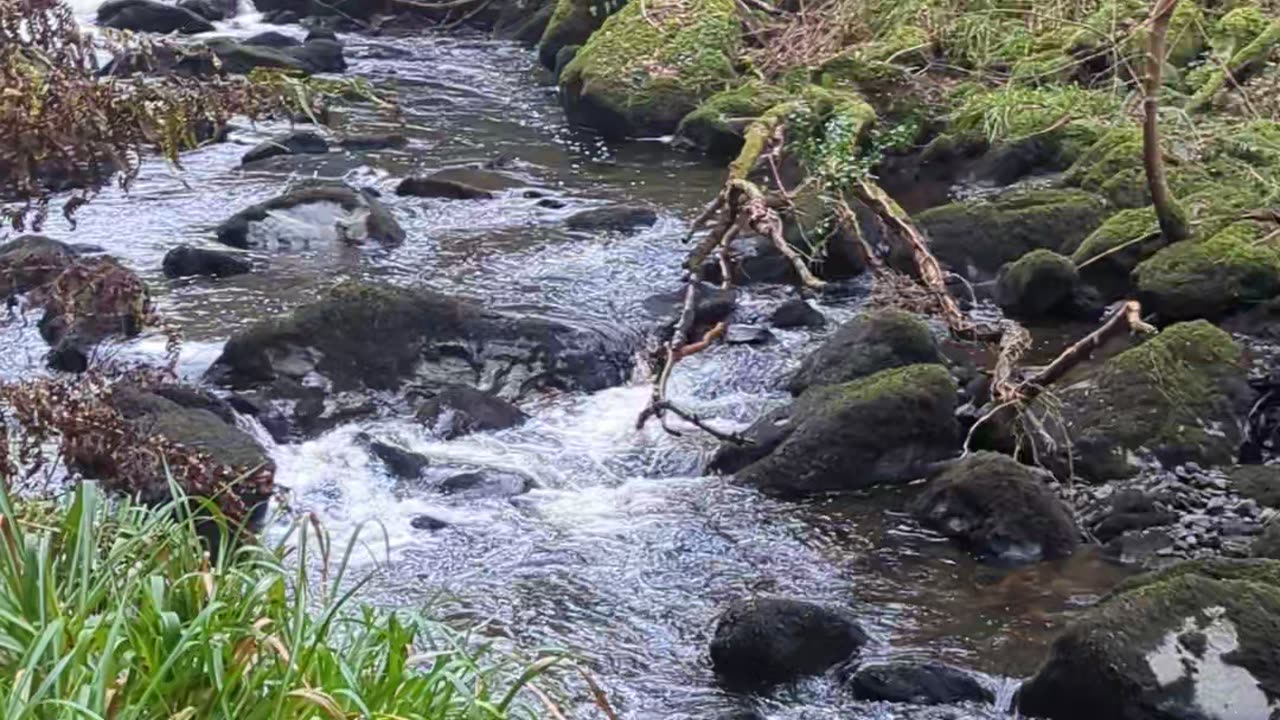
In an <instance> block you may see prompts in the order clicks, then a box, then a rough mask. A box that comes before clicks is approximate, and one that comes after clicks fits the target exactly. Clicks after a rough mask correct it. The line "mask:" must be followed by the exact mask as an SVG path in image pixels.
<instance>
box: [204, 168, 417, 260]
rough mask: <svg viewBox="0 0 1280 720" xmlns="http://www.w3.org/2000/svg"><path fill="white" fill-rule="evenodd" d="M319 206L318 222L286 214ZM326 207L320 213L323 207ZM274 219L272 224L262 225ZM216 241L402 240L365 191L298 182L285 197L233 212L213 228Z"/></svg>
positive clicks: (250, 243)
mask: <svg viewBox="0 0 1280 720" xmlns="http://www.w3.org/2000/svg"><path fill="white" fill-rule="evenodd" d="M309 207H310V208H319V209H320V211H321V212H320V213H319V215H320V216H326V217H324V219H323V220H322V221H316V222H312V218H311V217H308V218H307V219H306V220H296V219H295V220H291V219H290V218H289V217H288V211H292V210H294V209H299V208H301V209H305V208H309ZM326 207H327V208H330V210H329V211H325V208H326ZM269 219H274V220H275V222H274V223H269V222H266V221H268V220H269ZM217 233H218V242H220V243H222V244H224V245H230V246H231V247H237V248H249V247H253V246H260V245H266V244H268V243H271V242H276V243H280V242H282V239H284V238H297V239H298V240H299V241H301V242H309V241H312V240H317V241H322V240H327V239H334V240H339V239H340V240H345V241H349V242H361V241H363V240H364V239H366V238H367V239H370V240H375V241H377V242H380V243H383V244H384V245H399V244H400V243H402V242H404V239H405V232H404V229H403V228H401V227H400V223H398V222H396V219H395V217H393V216H392V215H391V211H390V210H388V209H387V208H386V206H384V205H383V204H382V203H381V202H379V201H378V200H377V198H375V197H374V196H373V195H372V193H370V192H369V191H365V190H355V189H352V188H350V187H347V186H346V185H340V184H329V183H304V184H302V185H301V186H299V187H297V188H295V189H293V190H290V191H288V192H286V193H285V194H283V195H281V196H279V197H276V198H273V199H271V200H267V201H266V202H261V203H258V204H257V205H253V206H250V207H248V208H245V209H244V210H241V211H240V212H238V213H236V214H235V215H233V216H231V217H230V218H228V219H227V220H226V221H224V222H223V223H222V224H221V225H219V226H218V229H217Z"/></svg>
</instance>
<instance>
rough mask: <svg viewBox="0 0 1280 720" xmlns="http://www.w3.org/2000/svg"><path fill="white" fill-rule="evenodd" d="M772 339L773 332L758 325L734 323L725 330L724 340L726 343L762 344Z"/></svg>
mask: <svg viewBox="0 0 1280 720" xmlns="http://www.w3.org/2000/svg"><path fill="white" fill-rule="evenodd" d="M771 340H773V333H771V332H769V330H768V329H766V328H762V327H760V326H759V325H739V324H737V323H734V324H732V325H730V326H729V329H728V330H727V331H725V334H724V341H725V344H727V345H764V344H767V343H768V342H769V341H771Z"/></svg>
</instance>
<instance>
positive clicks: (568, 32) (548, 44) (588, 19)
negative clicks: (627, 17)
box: [538, 0, 626, 70]
mask: <svg viewBox="0 0 1280 720" xmlns="http://www.w3.org/2000/svg"><path fill="white" fill-rule="evenodd" d="M625 3H626V0H620V1H619V2H610V1H609V0H555V2H554V9H553V10H552V11H551V17H550V18H549V19H548V20H547V26H546V28H544V29H543V31H542V37H541V39H539V40H538V60H539V61H541V62H542V64H543V66H544V67H546V68H547V69H548V70H554V69H555V67H556V56H557V55H558V54H560V51H561V50H563V49H564V48H566V47H572V46H574V45H582V44H583V43H585V42H586V41H587V39H588V38H590V37H591V34H592V33H594V32H595V31H596V29H597V28H599V27H600V25H601V23H603V22H604V21H605V18H607V17H608V16H609V15H610V14H611V13H613V12H614V11H616V10H617V9H618V8H620V7H622V6H623V5H624V4H625Z"/></svg>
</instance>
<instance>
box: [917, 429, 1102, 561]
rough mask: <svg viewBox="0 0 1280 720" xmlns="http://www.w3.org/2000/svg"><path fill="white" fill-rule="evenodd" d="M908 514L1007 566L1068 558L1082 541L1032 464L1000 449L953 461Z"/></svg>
mask: <svg viewBox="0 0 1280 720" xmlns="http://www.w3.org/2000/svg"><path fill="white" fill-rule="evenodd" d="M911 512H912V513H913V514H914V515H915V516H916V517H917V518H919V519H920V521H921V522H922V523H924V524H925V525H928V526H929V527H932V528H934V529H935V530H937V531H938V532H941V533H942V534H944V535H946V536H947V537H950V538H953V539H955V540H956V541H957V542H959V543H960V544H961V545H962V546H964V547H966V548H968V549H969V550H971V551H972V552H973V553H975V554H976V555H977V556H978V557H980V558H982V559H984V560H988V561H993V562H997V563H1000V564H1005V565H1016V564H1021V563H1028V562H1038V561H1040V560H1053V559H1057V558H1063V557H1067V556H1068V555H1070V554H1071V553H1072V552H1074V551H1075V549H1076V547H1077V546H1078V545H1079V543H1080V531H1079V530H1078V529H1077V528H1076V524H1075V521H1074V520H1073V519H1072V517H1071V513H1070V512H1069V511H1068V510H1067V508H1066V506H1065V505H1063V503H1062V501H1061V500H1059V499H1058V497H1057V496H1056V495H1055V494H1054V493H1053V492H1052V491H1050V490H1049V488H1048V487H1046V486H1045V484H1044V483H1043V482H1041V480H1040V478H1038V477H1037V476H1036V474H1035V473H1034V472H1032V470H1031V469H1030V468H1028V467H1027V466H1025V465H1023V464H1021V463H1019V462H1018V461H1017V460H1014V459H1013V458H1011V457H1009V456H1007V455H1001V454H999V453H992V452H978V453H974V454H973V455H969V456H967V457H965V458H963V459H961V460H959V461H957V462H956V463H955V464H953V465H952V466H951V467H949V468H947V469H946V470H945V471H944V472H943V473H942V474H941V475H940V476H939V477H937V478H936V479H934V480H933V481H932V482H931V483H929V485H928V487H926V488H925V489H924V490H923V491H922V492H921V493H920V494H919V495H918V496H917V497H916V498H915V499H914V500H912V502H911Z"/></svg>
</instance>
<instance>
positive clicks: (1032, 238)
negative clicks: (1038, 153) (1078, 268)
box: [917, 190, 1106, 279]
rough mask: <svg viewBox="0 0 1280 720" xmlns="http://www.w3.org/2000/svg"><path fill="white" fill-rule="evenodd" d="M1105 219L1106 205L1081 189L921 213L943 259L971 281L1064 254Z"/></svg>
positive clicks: (1019, 195) (1018, 194)
mask: <svg viewBox="0 0 1280 720" xmlns="http://www.w3.org/2000/svg"><path fill="white" fill-rule="evenodd" d="M1105 217H1106V203H1104V202H1103V201H1102V199H1101V198H1099V197H1097V196H1096V195H1091V194H1089V193H1086V192H1082V191H1079V190H1030V191H1021V192H1015V193H1012V194H1009V195H1004V196H1001V197H998V198H996V199H994V200H966V201H962V202H955V203H951V204H949V205H943V206H941V207H936V208H933V209H931V210H926V211H924V212H922V213H920V214H919V216H918V217H917V220H918V221H919V223H920V227H921V228H922V229H923V230H924V231H925V233H926V234H928V236H929V240H930V249H931V250H932V251H933V254H934V255H936V256H937V258H938V260H939V261H941V262H942V263H943V264H944V265H946V266H947V267H948V268H950V269H951V270H952V271H954V272H957V273H959V274H961V275H964V276H966V277H969V278H973V279H976V278H984V277H989V276H991V275H993V274H994V273H995V272H996V271H998V270H999V269H1000V267H1001V266H1002V265H1004V264H1005V263H1008V262H1013V261H1014V260H1017V259H1018V258H1020V257H1022V256H1023V255H1026V254H1027V253H1029V252H1031V251H1032V250H1036V249H1040V248H1044V249H1048V250H1053V251H1055V252H1059V253H1062V254H1064V255H1065V254H1070V253H1072V252H1074V251H1075V249H1076V247H1077V246H1078V245H1079V244H1080V241H1082V240H1084V238H1085V237H1087V236H1088V235H1089V233H1091V232H1093V230H1094V229H1095V228H1097V227H1098V226H1099V225H1100V224H1102V220H1103V218H1105Z"/></svg>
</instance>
